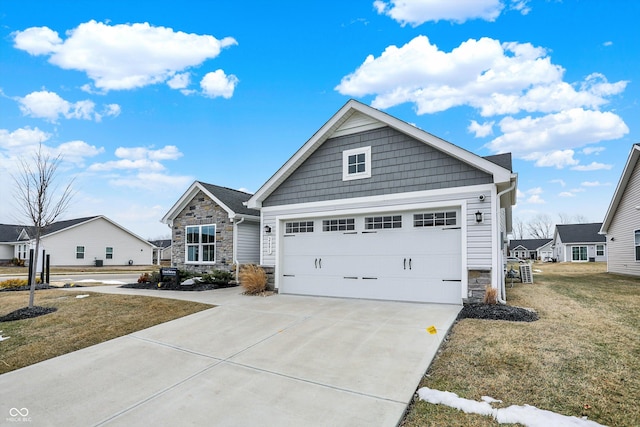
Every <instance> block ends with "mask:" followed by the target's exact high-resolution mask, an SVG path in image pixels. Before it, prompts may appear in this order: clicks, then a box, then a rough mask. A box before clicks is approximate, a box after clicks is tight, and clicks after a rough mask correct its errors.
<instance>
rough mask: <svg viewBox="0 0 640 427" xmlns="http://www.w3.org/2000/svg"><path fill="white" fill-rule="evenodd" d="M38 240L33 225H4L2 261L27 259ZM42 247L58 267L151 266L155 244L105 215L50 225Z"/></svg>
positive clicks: (0, 234)
mask: <svg viewBox="0 0 640 427" xmlns="http://www.w3.org/2000/svg"><path fill="white" fill-rule="evenodd" d="M34 238H35V230H34V228H33V226H23V225H7V224H0V258H1V259H3V260H11V259H12V258H19V259H24V260H27V259H28V257H29V249H34V248H35V240H34ZM40 247H41V248H42V249H43V250H44V251H45V252H46V253H47V254H50V255H51V257H50V259H51V265H54V266H55V265H64V266H74V265H75V266H77V265H100V264H102V265H150V264H151V259H152V256H153V245H152V244H151V243H149V242H148V241H146V240H145V239H143V238H141V237H139V236H137V235H135V234H134V233H132V232H131V231H129V230H127V229H125V228H124V227H122V226H120V225H118V224H116V223H115V222H113V221H111V220H110V219H109V218H107V217H105V216H102V215H99V216H92V217H86V218H76V219H70V220H65V221H58V222H55V223H53V224H51V225H49V226H48V227H47V228H46V229H45V230H44V234H43V235H42V237H41V240H40ZM96 261H97V262H96Z"/></svg>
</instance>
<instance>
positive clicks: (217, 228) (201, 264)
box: [162, 181, 260, 273]
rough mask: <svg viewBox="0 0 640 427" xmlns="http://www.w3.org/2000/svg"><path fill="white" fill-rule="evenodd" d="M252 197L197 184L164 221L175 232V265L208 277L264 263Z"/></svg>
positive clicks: (257, 213)
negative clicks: (250, 205) (250, 202)
mask: <svg viewBox="0 0 640 427" xmlns="http://www.w3.org/2000/svg"><path fill="white" fill-rule="evenodd" d="M249 197H251V194H249V193H245V192H242V191H238V190H233V189H231V188H226V187H220V186H217V185H213V184H206V183H204V182H200V181H195V182H194V183H193V184H191V186H190V187H189V188H188V189H187V191H186V192H185V193H184V194H183V195H182V197H180V199H179V200H178V201H177V202H176V203H175V204H174V205H173V207H172V208H171V209H170V210H169V212H167V213H166V214H165V216H164V217H163V218H162V222H163V223H165V224H168V225H169V227H170V228H171V237H172V238H171V241H172V245H171V264H172V266H174V267H178V268H181V269H185V270H189V271H193V272H198V273H205V272H208V271H211V270H227V271H230V270H231V269H232V266H233V264H248V263H253V264H255V263H258V261H259V260H260V253H259V238H260V230H259V227H260V213H259V212H258V211H257V210H254V209H249V208H247V207H246V206H245V203H246V202H247V200H249Z"/></svg>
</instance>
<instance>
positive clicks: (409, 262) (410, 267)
mask: <svg viewBox="0 0 640 427" xmlns="http://www.w3.org/2000/svg"><path fill="white" fill-rule="evenodd" d="M409 270H411V258H409Z"/></svg>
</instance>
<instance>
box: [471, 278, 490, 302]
mask: <svg viewBox="0 0 640 427" xmlns="http://www.w3.org/2000/svg"><path fill="white" fill-rule="evenodd" d="M468 277H469V282H468V288H467V289H468V292H467V299H466V301H465V302H468V303H477V302H482V301H483V300H484V294H485V292H486V288H487V286H491V270H469V276H468Z"/></svg>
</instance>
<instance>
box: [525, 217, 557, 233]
mask: <svg viewBox="0 0 640 427" xmlns="http://www.w3.org/2000/svg"><path fill="white" fill-rule="evenodd" d="M553 230H554V224H553V221H552V220H551V217H550V216H549V215H547V214H538V215H536V216H535V217H534V218H533V219H532V220H531V221H529V223H528V224H527V231H528V232H529V234H530V235H531V237H532V238H534V239H551V238H552V237H553Z"/></svg>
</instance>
